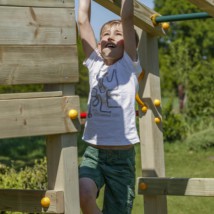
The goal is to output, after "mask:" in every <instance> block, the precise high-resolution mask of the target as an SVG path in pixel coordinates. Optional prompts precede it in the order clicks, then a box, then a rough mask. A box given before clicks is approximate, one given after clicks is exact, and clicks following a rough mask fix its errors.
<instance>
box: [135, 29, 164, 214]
mask: <svg viewBox="0 0 214 214" xmlns="http://www.w3.org/2000/svg"><path fill="white" fill-rule="evenodd" d="M139 58H140V60H141V64H142V67H143V70H144V71H145V76H144V78H143V80H142V81H141V82H140V90H139V97H140V98H141V99H142V101H143V102H144V103H145V104H146V105H147V107H148V108H149V109H148V111H147V112H146V113H143V112H142V111H139V113H140V119H139V126H140V139H141V162H142V174H143V177H164V176H165V166H164V151H163V133H162V123H161V122H160V123H156V122H155V121H154V119H155V117H159V118H160V119H161V108H160V107H156V106H155V105H154V104H153V101H154V99H159V100H161V93H160V77H159V67H158V46H157V38H156V37H152V36H151V35H150V34H148V33H146V32H143V33H142V35H141V40H140V44H139ZM144 98H146V99H144ZM144 210H145V214H151V213H152V214H166V213H167V203H166V197H165V196H144Z"/></svg>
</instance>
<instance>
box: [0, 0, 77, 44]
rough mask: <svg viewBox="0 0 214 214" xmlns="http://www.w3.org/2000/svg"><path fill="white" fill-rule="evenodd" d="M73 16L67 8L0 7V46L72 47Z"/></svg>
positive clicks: (73, 38)
mask: <svg viewBox="0 0 214 214" xmlns="http://www.w3.org/2000/svg"><path fill="white" fill-rule="evenodd" d="M17 2H18V1H17ZM74 13H75V11H74V9H71V8H51V9H50V8H36V7H6V6H1V7H0V20H1V22H0V45H7V44H8V45H44V44H45V45H71V44H76V22H75V14H74Z"/></svg>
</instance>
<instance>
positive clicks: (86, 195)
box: [79, 178, 102, 214]
mask: <svg viewBox="0 0 214 214" xmlns="http://www.w3.org/2000/svg"><path fill="white" fill-rule="evenodd" d="M79 183H80V207H81V209H82V212H83V214H102V212H101V211H100V209H99V208H98V207H97V204H96V197H97V186H96V184H95V183H94V181H93V180H91V179H90V178H80V181H79Z"/></svg>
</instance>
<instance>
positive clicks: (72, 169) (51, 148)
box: [46, 84, 80, 214]
mask: <svg viewBox="0 0 214 214" xmlns="http://www.w3.org/2000/svg"><path fill="white" fill-rule="evenodd" d="M46 90H57V91H58V90H62V92H63V95H65V96H66V95H68V94H69V95H72V94H74V87H73V85H69V84H61V85H52V86H47V88H46ZM77 154H78V152H77V135H76V134H63V135H51V136H48V137H47V160H48V164H47V165H48V189H49V190H57V191H59V190H63V191H64V205H65V212H64V213H65V214H78V213H80V204H79V178H78V156H77Z"/></svg>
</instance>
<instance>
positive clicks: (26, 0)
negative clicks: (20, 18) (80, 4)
mask: <svg viewBox="0 0 214 214" xmlns="http://www.w3.org/2000/svg"><path fill="white" fill-rule="evenodd" d="M1 5H5V6H23V7H24V6H31V7H32V6H34V7H74V0H0V6H1Z"/></svg>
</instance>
